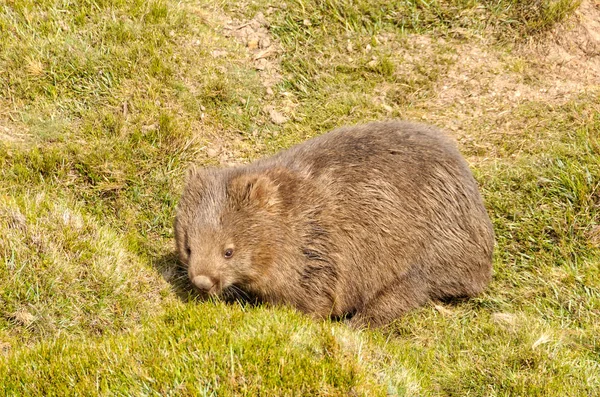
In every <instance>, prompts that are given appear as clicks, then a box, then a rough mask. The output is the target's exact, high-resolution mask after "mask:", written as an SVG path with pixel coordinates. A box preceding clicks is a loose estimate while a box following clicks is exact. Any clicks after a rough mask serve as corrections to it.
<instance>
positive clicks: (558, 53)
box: [534, 0, 600, 87]
mask: <svg viewBox="0 0 600 397" xmlns="http://www.w3.org/2000/svg"><path fill="white" fill-rule="evenodd" d="M534 49H535V50H537V51H538V52H539V53H540V54H541V55H542V57H543V59H544V60H546V61H547V62H548V65H549V66H550V67H551V68H552V69H553V72H554V73H556V74H557V75H558V76H564V77H565V78H566V79H568V80H569V81H571V82H572V83H573V84H577V83H578V84H581V85H584V86H595V87H598V86H599V85H600V1H598V0H584V1H583V2H582V4H581V6H580V8H579V9H578V10H577V11H575V15H574V16H573V18H571V20H570V21H567V23H565V24H562V25H560V26H558V27H557V28H556V29H555V30H554V31H553V32H551V33H550V34H549V37H548V40H546V41H544V42H541V43H534Z"/></svg>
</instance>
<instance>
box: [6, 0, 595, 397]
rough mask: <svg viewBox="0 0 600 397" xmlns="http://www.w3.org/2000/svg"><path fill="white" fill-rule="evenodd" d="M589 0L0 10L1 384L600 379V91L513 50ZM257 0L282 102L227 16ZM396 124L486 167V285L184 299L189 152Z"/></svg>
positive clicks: (587, 385)
mask: <svg viewBox="0 0 600 397" xmlns="http://www.w3.org/2000/svg"><path fill="white" fill-rule="evenodd" d="M578 4H579V2H577V1H565V0H559V1H535V2H524V1H517V0H502V1H493V2H492V1H481V2H479V1H471V0H464V1H462V0H461V1H429V2H425V1H397V2H394V1H392V2H380V1H376V2H374V3H373V2H365V1H362V0H356V1H316V0H307V1H290V2H286V3H285V7H284V6H283V5H278V6H277V7H271V8H270V6H271V4H269V3H267V2H265V1H262V0H261V1H256V2H253V3H251V4H247V3H230V2H212V1H205V0H200V1H184V2H175V1H171V0H164V1H150V2H147V1H141V0H140V1H133V2H132V1H124V0H123V1H120V0H103V1H83V0H82V1H66V0H44V1H9V2H5V3H3V4H2V5H0V43H1V44H0V89H1V90H2V95H0V109H1V110H2V111H1V112H0V181H1V182H0V236H2V238H1V239H0V379H2V382H0V394H2V395H8V396H12V395H14V396H17V395H49V396H50V395H78V394H82V395H98V394H100V395H206V396H211V395H258V394H261V395H386V394H387V395H406V396H416V395H419V396H424V395H431V396H438V395H440V396H454V395H456V396H462V395H477V396H479V395H482V396H483V395H485V396H505V395H528V396H529V395H532V396H536V395H538V396H565V395H572V396H580V395H595V394H598V393H599V392H600V360H599V357H600V339H599V338H598V335H600V282H599V281H598V277H597V275H598V272H599V271H600V267H599V266H600V265H599V264H600V140H599V137H600V102H599V101H598V92H597V87H596V88H594V87H586V90H582V91H581V92H576V93H572V94H571V95H568V96H565V97H564V99H563V100H560V101H557V100H556V98H555V97H552V96H550V95H542V94H539V92H541V91H540V90H544V89H550V88H552V87H553V86H554V85H555V78H556V77H555V76H554V75H551V76H550V75H548V76H546V74H547V73H546V72H547V70H548V67H549V66H548V65H547V64H545V62H544V59H542V58H535V55H531V54H528V53H526V52H523V51H525V50H520V49H519V48H518V45H519V43H520V42H521V41H522V40H523V39H524V38H530V39H531V40H543V35H542V36H540V34H539V33H541V32H544V31H546V30H550V29H552V26H553V25H554V24H555V23H557V22H559V21H562V20H563V19H564V18H567V17H568V15H569V14H570V13H571V12H572V11H573V10H574V9H575V8H576V7H577V6H578ZM258 12H262V13H263V14H265V15H266V18H267V19H268V20H269V22H270V34H271V39H272V40H275V41H276V42H277V43H278V44H277V45H278V46H280V48H281V50H280V52H279V55H277V56H276V57H272V58H271V59H270V62H272V65H273V68H275V69H277V70H278V71H279V73H280V74H281V76H282V77H281V79H280V80H278V81H277V82H276V84H275V85H274V86H273V88H272V91H273V93H272V94H270V93H269V90H268V89H267V87H266V86H265V85H264V84H263V83H264V81H263V80H264V74H263V73H262V72H260V71H257V70H256V68H255V67H254V66H253V63H252V62H253V61H252V59H251V58H250V57H249V55H248V50H247V49H246V48H244V46H243V45H241V44H240V43H239V42H237V41H236V40H235V39H234V38H232V37H226V35H225V34H224V30H223V29H222V26H223V24H225V22H224V19H223V18H233V19H236V20H237V21H242V22H243V21H247V20H249V19H251V18H253V17H254V16H255V15H256V13H258ZM215 54H219V55H215ZM481 54H484V55H485V58H483V57H482V58H481V59H483V60H481V59H480V58H477V56H479V55H481ZM461 76H467V78H466V79H464V78H462V77H461ZM503 77H505V80H506V81H508V83H506V82H505V81H504V80H503V79H502V78H503ZM498 78H500V80H498ZM563 78H566V77H564V76H563ZM500 83H503V84H505V86H501V84H500ZM517 90H520V91H519V92H521V91H522V92H523V95H522V96H520V97H518V98H516V97H515V96H514V93H515V91H517ZM452 93H453V94H452ZM266 106H272V107H274V108H276V109H278V110H280V111H281V112H284V113H285V115H286V117H287V118H288V119H289V121H288V122H286V123H275V122H273V120H272V119H271V118H270V116H269V113H268V111H266V110H265V107H266ZM384 118H407V119H414V120H425V121H429V122H432V123H435V124H438V125H439V126H441V127H444V128H448V130H449V131H450V132H451V134H452V135H453V136H454V137H455V138H456V139H457V140H458V143H459V146H460V148H461V150H462V152H463V153H464V154H465V156H466V157H467V159H468V161H469V162H470V163H471V165H472V168H473V171H474V173H475V175H476V177H477V179H478V180H479V182H480V185H481V188H482V192H483V195H484V198H485V201H486V204H487V206H488V209H489V212H490V215H491V217H492V221H493V223H494V227H495V230H496V235H497V249H496V256H495V264H494V267H495V275H494V279H493V282H492V283H491V285H490V287H489V289H488V290H487V291H486V293H485V294H484V295H482V296H481V297H479V298H477V299H472V300H470V301H466V302H460V303H455V304H442V303H432V304H430V305H428V306H426V307H424V308H422V309H420V310H417V311H415V312H413V313H411V314H409V315H408V316H406V317H405V318H403V319H401V320H400V321H398V322H397V323H396V324H395V325H394V326H393V327H391V328H389V329H386V330H369V331H361V332H357V331H353V330H350V329H348V328H347V327H346V326H345V325H344V324H342V323H335V322H334V323H332V322H317V321H313V320H311V319H309V318H307V317H305V316H302V315H301V314H299V313H297V312H295V311H294V310H292V309H289V308H281V307H249V306H242V305H239V304H233V305H227V304H224V303H220V302H198V301H195V300H194V299H187V298H186V297H185V296H182V291H181V290H180V289H179V288H178V287H177V284H178V283H177V272H176V271H175V267H176V264H175V261H174V258H173V255H172V252H173V235H172V226H171V225H172V218H173V212H174V208H175V205H176V202H177V198H178V195H179V193H180V191H181V187H182V180H183V176H184V174H185V170H186V168H187V166H188V165H189V164H190V163H199V164H213V165H214V164H219V163H229V162H239V161H249V160H252V159H254V158H257V157H259V156H262V155H266V154H269V153H273V152H275V151H278V150H280V149H282V148H284V147H288V146H290V145H292V144H294V143H296V142H299V141H302V140H303V139H305V138H307V137H310V136H313V135H316V134H319V133H322V132H325V131H326V130H328V129H330V128H333V127H336V126H340V125H344V124H351V123H358V122H363V121H366V120H372V119H384Z"/></svg>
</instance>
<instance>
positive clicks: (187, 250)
mask: <svg viewBox="0 0 600 397" xmlns="http://www.w3.org/2000/svg"><path fill="white" fill-rule="evenodd" d="M185 253H186V254H187V256H190V255H191V254H192V250H191V249H190V247H185Z"/></svg>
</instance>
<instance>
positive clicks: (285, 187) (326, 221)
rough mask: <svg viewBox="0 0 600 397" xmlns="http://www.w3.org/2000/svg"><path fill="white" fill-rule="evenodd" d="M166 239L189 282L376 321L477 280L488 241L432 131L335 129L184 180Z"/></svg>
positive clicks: (470, 288) (465, 183)
mask: <svg viewBox="0 0 600 397" xmlns="http://www.w3.org/2000/svg"><path fill="white" fill-rule="evenodd" d="M175 236H176V241H177V248H178V251H179V255H180V259H181V261H182V262H183V263H184V264H187V266H188V274H189V277H190V280H191V281H192V282H193V283H194V284H195V285H196V286H197V287H198V288H199V289H200V290H202V291H204V292H206V293H208V294H221V293H223V292H224V291H226V290H228V289H231V288H240V289H242V290H245V291H247V292H249V293H251V294H253V295H256V296H258V297H259V298H261V299H262V300H263V301H267V302H272V303H286V304H291V305H293V306H295V307H297V308H298V309H300V310H302V311H304V312H307V313H311V314H313V315H317V316H320V317H328V316H335V317H343V316H346V315H348V316H352V319H351V321H352V322H353V323H354V324H355V325H367V324H370V325H373V326H378V325H383V324H387V323H389V322H391V321H392V320H394V319H396V318H397V317H399V316H401V315H402V314H403V313H405V312H406V311H407V310H409V309H411V308H414V307H417V306H419V305H422V304H423V303H425V302H426V301H427V300H429V299H445V298H451V297H468V296H473V295H476V294H478V293H480V292H481V291H482V290H483V289H484V288H485V286H486V285H487V284H488V282H489V280H490V276H491V268H492V251H493V245H494V234H493V230H492V226H491V223H490V220H489V217H488V214H487V212H486V210H485V207H484V205H483V202H482V200H481V196H480V195H479V192H478V189H477V184H476V182H475V180H474V179H473V176H472V174H471V172H470V170H469V168H468V166H467V164H466V162H465V161H464V160H463V158H462V157H461V155H460V153H459V152H458V150H457V149H456V147H455V146H454V145H453V143H452V142H451V141H450V140H449V139H447V138H446V137H445V136H444V135H443V134H442V133H441V132H440V131H438V130H437V129H435V128H433V127H430V126H425V125H421V124H413V123H408V122H385V123H371V124H366V125H362V126H356V127H346V128H340V129H336V130H334V131H332V132H329V133H327V134H324V135H322V136H319V137H316V138H313V139H311V140H309V141H306V142H304V143H302V144H299V145H297V146H294V147H292V148H291V149H289V150H286V151H283V152H281V153H279V154H277V155H275V156H273V157H270V158H266V159H262V160H259V161H257V162H255V163H253V164H250V165H247V166H241V167H235V168H224V169H215V168H207V169H199V170H193V171H192V172H191V173H190V176H189V179H188V182H187V185H186V187H185V190H184V192H183V196H182V197H181V200H180V202H179V205H178V208H177V216H176V220H175Z"/></svg>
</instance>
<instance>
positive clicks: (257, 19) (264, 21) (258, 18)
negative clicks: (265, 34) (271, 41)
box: [254, 10, 269, 27]
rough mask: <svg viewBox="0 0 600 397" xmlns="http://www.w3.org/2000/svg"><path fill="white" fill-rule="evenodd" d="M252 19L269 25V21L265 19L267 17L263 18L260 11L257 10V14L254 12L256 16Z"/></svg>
mask: <svg viewBox="0 0 600 397" xmlns="http://www.w3.org/2000/svg"><path fill="white" fill-rule="evenodd" d="M267 13H268V10H267ZM254 20H255V21H257V22H258V23H260V24H261V25H262V26H266V27H269V21H267V18H265V14H263V13H262V12H259V13H258V14H256V16H255V17H254Z"/></svg>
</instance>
